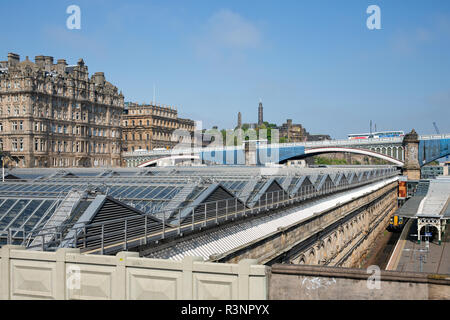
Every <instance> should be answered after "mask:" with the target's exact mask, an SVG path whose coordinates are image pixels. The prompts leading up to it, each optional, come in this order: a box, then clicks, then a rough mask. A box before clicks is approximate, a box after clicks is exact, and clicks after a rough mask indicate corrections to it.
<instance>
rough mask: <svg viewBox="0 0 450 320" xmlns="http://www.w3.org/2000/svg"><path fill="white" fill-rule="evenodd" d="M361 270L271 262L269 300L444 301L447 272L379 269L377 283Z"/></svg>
mask: <svg viewBox="0 0 450 320" xmlns="http://www.w3.org/2000/svg"><path fill="white" fill-rule="evenodd" d="M374 277H375V275H374V274H373V272H372V271H371V272H368V271H367V270H365V269H348V268H336V267H320V266H301V265H274V266H272V275H271V278H270V286H269V288H270V289H269V299H271V300H286V299H289V300H293V299H294V300H328V299H333V300H357V299H361V300H369V299H370V300H443V299H445V300H447V299H450V275H447V276H443V275H429V274H424V273H410V272H398V271H383V270H382V271H380V273H379V282H374V281H369V278H370V280H372V279H373V278H374Z"/></svg>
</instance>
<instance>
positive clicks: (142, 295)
mask: <svg viewBox="0 0 450 320" xmlns="http://www.w3.org/2000/svg"><path fill="white" fill-rule="evenodd" d="M255 264H256V261H254V260H244V261H241V262H240V263H239V264H218V263H207V262H203V261H202V259H201V258H195V257H187V258H185V259H183V260H182V261H171V260H162V259H147V258H140V257H139V256H138V253H136V252H120V253H118V254H117V255H116V256H101V255H89V254H80V253H79V249H59V250H58V251H56V252H40V251H30V250H24V248H23V247H19V246H10V245H6V246H3V247H2V248H1V249H0V299H3V300H9V299H11V300H19V299H60V300H65V299H120V300H138V299H147V300H148V299H150V300H179V299H187V300H214V299H226V300H235V299H239V300H246V299H252V300H265V299H267V298H268V278H269V277H268V275H267V274H268V272H269V270H270V268H269V267H265V266H259V265H255Z"/></svg>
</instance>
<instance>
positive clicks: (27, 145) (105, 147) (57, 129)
mask: <svg viewBox="0 0 450 320" xmlns="http://www.w3.org/2000/svg"><path fill="white" fill-rule="evenodd" d="M123 104H124V98H123V95H122V93H119V92H118V89H117V87H115V86H114V85H112V84H111V83H109V82H107V81H106V80H105V76H104V73H103V72H97V73H95V74H94V75H93V76H91V78H89V74H88V67H87V66H86V65H85V64H84V61H83V60H82V59H80V60H79V61H78V63H77V64H76V65H67V63H66V61H65V60H64V59H60V60H58V61H57V63H56V64H54V63H53V57H50V56H42V55H41V56H36V57H35V61H34V62H32V61H30V60H29V59H28V57H27V58H26V59H25V60H24V61H22V62H21V61H20V57H19V55H17V54H15V53H9V54H8V61H1V62H0V149H2V150H3V151H6V153H7V154H10V159H12V165H13V166H19V167H91V166H119V165H120V164H121V127H120V117H121V114H122V111H123Z"/></svg>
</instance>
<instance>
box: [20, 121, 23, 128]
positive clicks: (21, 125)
mask: <svg viewBox="0 0 450 320" xmlns="http://www.w3.org/2000/svg"><path fill="white" fill-rule="evenodd" d="M19 130H23V121H20V122H19Z"/></svg>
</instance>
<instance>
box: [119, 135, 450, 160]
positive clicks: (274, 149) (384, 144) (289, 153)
mask: <svg viewBox="0 0 450 320" xmlns="http://www.w3.org/2000/svg"><path fill="white" fill-rule="evenodd" d="M402 142H403V138H400V137H397V138H383V139H366V140H364V141H361V140H356V141H355V140H327V141H317V142H303V143H286V144H276V145H256V146H255V148H254V158H255V164H265V163H268V162H271V163H284V162H286V161H287V160H290V159H302V158H306V157H309V156H312V155H315V154H321V153H331V152H348V153H353V154H362V155H367V156H371V157H375V158H379V159H382V160H386V161H388V162H390V163H392V164H394V165H397V166H403V163H404V161H405V150H404V147H403V144H402ZM448 155H450V134H446V135H429V136H420V137H419V150H418V159H419V163H420V165H421V166H423V165H426V164H427V163H429V162H431V161H434V160H436V159H439V158H442V157H445V156H448ZM123 157H124V160H125V161H126V163H127V166H128V167H136V166H139V167H145V166H148V165H155V164H156V163H161V162H164V161H166V162H167V161H169V162H170V161H174V163H175V162H176V161H177V160H182V159H189V158H191V159H197V160H201V161H203V162H207V163H216V164H225V165H243V164H245V163H246V161H245V150H244V147H243V146H237V147H234V146H232V147H219V148H194V149H172V150H161V151H149V152H139V153H132V152H130V153H124V154H123Z"/></svg>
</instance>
